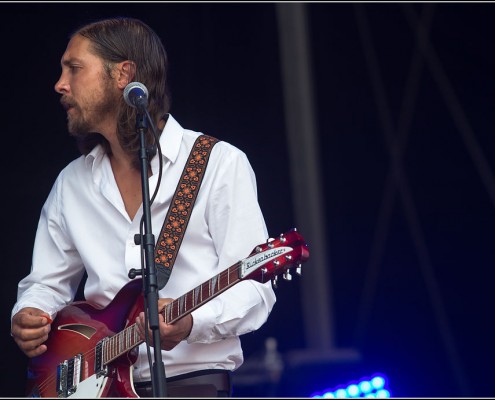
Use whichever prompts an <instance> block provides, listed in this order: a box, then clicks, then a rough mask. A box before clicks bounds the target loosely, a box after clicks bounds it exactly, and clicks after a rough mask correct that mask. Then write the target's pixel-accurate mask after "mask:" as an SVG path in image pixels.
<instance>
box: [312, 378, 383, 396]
mask: <svg viewBox="0 0 495 400" xmlns="http://www.w3.org/2000/svg"><path fill="white" fill-rule="evenodd" d="M310 397H313V398H324V399H344V398H359V397H360V398H380V399H384V398H389V397H391V393H390V389H389V388H388V382H387V378H386V377H385V375H383V374H374V375H372V376H371V377H365V378H361V379H360V380H359V381H352V382H349V383H347V384H346V385H339V386H337V387H335V388H334V389H326V390H324V391H323V392H320V393H315V394H313V395H312V396H310Z"/></svg>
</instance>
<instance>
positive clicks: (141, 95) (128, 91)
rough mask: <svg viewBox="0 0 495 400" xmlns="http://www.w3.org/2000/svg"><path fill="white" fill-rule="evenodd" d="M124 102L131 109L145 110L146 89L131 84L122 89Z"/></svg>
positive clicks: (146, 103) (133, 83)
mask: <svg viewBox="0 0 495 400" xmlns="http://www.w3.org/2000/svg"><path fill="white" fill-rule="evenodd" d="M124 100H125V102H126V103H127V104H129V105H130V106H131V107H134V108H138V109H145V108H146V107H147V106H148V89H146V86H144V85H143V84H142V83H139V82H131V83H129V84H128V85H127V86H126V87H125V89H124Z"/></svg>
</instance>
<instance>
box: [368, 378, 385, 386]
mask: <svg viewBox="0 0 495 400" xmlns="http://www.w3.org/2000/svg"><path fill="white" fill-rule="evenodd" d="M371 385H373V387H374V388H375V389H381V388H382V387H383V386H384V385H385V379H383V378H382V377H381V376H375V377H374V378H373V379H372V380H371Z"/></svg>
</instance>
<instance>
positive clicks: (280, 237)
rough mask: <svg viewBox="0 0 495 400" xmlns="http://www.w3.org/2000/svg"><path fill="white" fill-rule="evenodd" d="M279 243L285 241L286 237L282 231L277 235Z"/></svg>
mask: <svg viewBox="0 0 495 400" xmlns="http://www.w3.org/2000/svg"><path fill="white" fill-rule="evenodd" d="M279 240H280V243H285V242H287V238H286V237H285V236H284V234H283V233H281V234H280V236H279Z"/></svg>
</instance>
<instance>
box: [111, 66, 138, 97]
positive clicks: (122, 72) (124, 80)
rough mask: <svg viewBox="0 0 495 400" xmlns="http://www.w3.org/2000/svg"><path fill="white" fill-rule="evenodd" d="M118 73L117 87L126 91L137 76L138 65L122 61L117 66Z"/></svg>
mask: <svg viewBox="0 0 495 400" xmlns="http://www.w3.org/2000/svg"><path fill="white" fill-rule="evenodd" d="M116 72H117V74H116V75H117V76H116V79H117V85H118V87H119V89H122V90H124V89H125V87H126V86H127V85H128V84H129V83H131V82H132V81H133V79H134V76H135V75H136V64H135V63H134V61H129V60H126V61H122V62H120V63H118V64H117V68H116Z"/></svg>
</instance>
